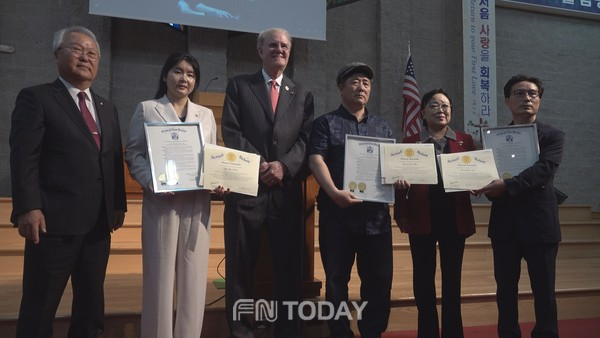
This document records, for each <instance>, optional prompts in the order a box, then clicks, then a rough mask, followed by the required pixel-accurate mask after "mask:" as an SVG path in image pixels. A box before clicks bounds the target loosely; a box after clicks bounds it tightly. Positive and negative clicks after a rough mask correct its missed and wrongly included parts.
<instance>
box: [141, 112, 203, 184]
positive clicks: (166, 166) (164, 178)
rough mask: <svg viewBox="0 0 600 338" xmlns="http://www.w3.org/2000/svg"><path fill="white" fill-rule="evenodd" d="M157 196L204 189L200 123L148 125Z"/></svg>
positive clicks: (151, 163) (147, 140)
mask: <svg viewBox="0 0 600 338" xmlns="http://www.w3.org/2000/svg"><path fill="white" fill-rule="evenodd" d="M144 129H145V132H146V142H147V144H148V155H149V159H150V168H151V170H152V185H153V189H154V192H155V193H159V192H169V191H185V190H197V189H203V187H202V173H201V167H202V148H203V146H204V139H203V137H202V128H201V126H200V123H198V122H196V123H145V124H144Z"/></svg>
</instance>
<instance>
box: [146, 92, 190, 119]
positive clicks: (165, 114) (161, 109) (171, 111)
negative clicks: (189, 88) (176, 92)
mask: <svg viewBox="0 0 600 338" xmlns="http://www.w3.org/2000/svg"><path fill="white" fill-rule="evenodd" d="M154 109H155V110H156V113H157V114H158V115H160V117H161V118H162V119H163V120H164V121H165V122H181V120H180V119H179V116H177V113H176V112H175V108H173V105H172V104H171V101H169V98H168V97H167V95H164V96H163V97H161V98H160V99H158V100H156V106H154ZM199 119H200V117H199V116H198V109H196V105H195V104H194V103H193V102H192V101H191V100H190V99H189V98H188V102H187V115H186V118H185V121H186V122H193V121H198V120H199Z"/></svg>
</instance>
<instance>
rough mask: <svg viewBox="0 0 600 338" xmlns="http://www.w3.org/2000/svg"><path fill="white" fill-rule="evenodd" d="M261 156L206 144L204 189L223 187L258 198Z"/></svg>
mask: <svg viewBox="0 0 600 338" xmlns="http://www.w3.org/2000/svg"><path fill="white" fill-rule="evenodd" d="M259 166H260V156H258V155H256V154H253V153H247V152H244V151H239V150H235V149H230V148H226V147H221V146H217V145H214V144H206V145H205V146H204V187H205V188H207V189H215V188H216V187H218V186H222V187H224V188H225V189H229V190H230V191H232V192H237V193H240V194H244V195H250V196H256V195H257V193H258V168H259Z"/></svg>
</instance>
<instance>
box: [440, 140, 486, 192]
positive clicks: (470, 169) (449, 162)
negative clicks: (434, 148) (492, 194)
mask: <svg viewBox="0 0 600 338" xmlns="http://www.w3.org/2000/svg"><path fill="white" fill-rule="evenodd" d="M439 159H440V169H441V171H442V180H443V181H444V188H445V189H446V190H447V191H448V190H449V191H457V190H477V189H481V188H483V187H484V186H486V185H487V184H489V183H490V182H492V181H493V180H495V179H498V170H497V169H496V162H495V161H494V154H493V152H492V150H490V149H485V150H475V151H465V152H461V153H451V154H440V155H439Z"/></svg>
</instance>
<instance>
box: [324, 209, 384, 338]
mask: <svg viewBox="0 0 600 338" xmlns="http://www.w3.org/2000/svg"><path fill="white" fill-rule="evenodd" d="M338 222H339V221H338V220H337V219H335V217H333V216H332V215H328V213H327V212H326V211H322V212H321V213H320V214H319V246H320V250H321V260H322V262H323V268H324V270H325V278H326V285H325V298H326V300H327V301H328V302H330V303H331V304H332V305H333V307H334V309H336V310H337V309H339V307H340V304H342V303H344V302H345V303H346V305H347V306H348V308H349V309H351V310H352V309H354V307H353V306H352V305H350V304H348V282H349V281H350V275H351V273H352V266H353V265H354V261H355V259H356V267H357V271H358V275H359V277H360V281H361V284H360V298H361V301H362V302H368V303H367V305H366V306H365V307H364V309H363V311H362V319H360V320H358V329H359V331H360V334H361V337H362V338H371V337H377V338H378V337H381V334H382V333H383V332H384V331H385V330H386V328H387V324H388V319H389V316H390V297H391V289H392V275H393V257H392V233H391V231H390V232H388V233H384V234H379V235H364V234H352V233H349V232H348V231H346V230H344V229H343V227H340V224H337V223H338ZM328 325H329V330H330V337H331V338H353V337H354V333H353V332H352V330H351V329H350V321H349V319H348V318H347V317H346V316H340V317H339V318H338V319H335V318H334V319H330V320H329V321H328Z"/></svg>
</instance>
